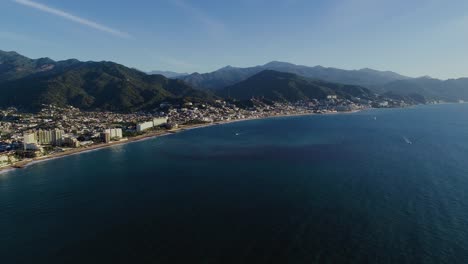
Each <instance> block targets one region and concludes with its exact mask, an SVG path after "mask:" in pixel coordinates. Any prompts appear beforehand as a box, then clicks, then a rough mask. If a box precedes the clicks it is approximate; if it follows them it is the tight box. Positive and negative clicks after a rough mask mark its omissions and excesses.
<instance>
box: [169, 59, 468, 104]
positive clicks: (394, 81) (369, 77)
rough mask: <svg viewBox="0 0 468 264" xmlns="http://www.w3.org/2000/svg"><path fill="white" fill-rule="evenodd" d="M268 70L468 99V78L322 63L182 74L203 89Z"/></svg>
mask: <svg viewBox="0 0 468 264" xmlns="http://www.w3.org/2000/svg"><path fill="white" fill-rule="evenodd" d="M265 70H274V71H277V72H285V73H292V74H296V75H298V76H302V77H305V78H309V79H316V80H322V81H325V82H330V83H341V84H348V85H357V86H361V87H366V88H368V89H370V90H372V91H373V92H375V93H378V94H383V95H389V96H391V97H394V98H409V97H410V98H413V99H417V100H416V101H418V102H426V101H431V100H444V101H449V102H454V101H458V100H468V78H459V79H449V80H439V79H434V78H430V77H420V78H411V77H408V76H404V75H401V74H398V73H395V72H392V71H377V70H373V69H368V68H365V69H360V70H342V69H337V68H326V67H322V66H314V67H308V66H302V65H295V64H291V63H287V62H279V61H273V62H269V63H267V64H265V65H261V66H255V67H247V68H238V67H232V66H227V67H224V68H221V69H219V70H216V71H214V72H210V73H204V74H199V73H193V74H190V75H187V76H181V77H178V78H179V79H181V80H184V81H185V82H187V83H188V84H190V85H192V86H193V87H195V88H197V89H201V90H213V91H217V90H223V89H224V88H226V87H231V89H230V90H231V91H232V90H233V89H232V88H233V87H232V86H234V87H238V85H235V84H238V83H241V82H243V81H245V80H247V79H249V78H250V77H252V76H254V75H255V74H258V73H259V72H262V71H265Z"/></svg>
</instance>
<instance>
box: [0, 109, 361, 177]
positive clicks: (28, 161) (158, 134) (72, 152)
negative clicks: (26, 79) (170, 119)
mask: <svg viewBox="0 0 468 264" xmlns="http://www.w3.org/2000/svg"><path fill="white" fill-rule="evenodd" d="M360 111H362V110H353V111H347V112H330V113H324V114H317V113H297V114H283V115H272V116H265V117H257V118H244V119H234V120H225V121H218V122H212V123H206V124H193V125H182V126H180V127H178V128H176V129H171V130H164V131H154V132H149V133H146V134H144V135H140V136H136V137H132V138H128V139H126V140H121V141H115V142H110V143H107V144H106V143H102V144H98V145H93V146H89V147H83V148H77V149H71V150H67V151H64V152H60V153H54V154H51V155H47V156H42V157H37V158H32V159H26V160H21V161H18V162H16V163H14V164H11V165H8V166H4V167H0V174H3V173H6V172H11V171H15V170H17V169H22V168H25V167H27V166H30V165H33V164H37V163H39V162H45V161H49V160H54V159H59V158H64V157H67V156H72V155H78V154H83V153H87V152H91V151H96V150H100V149H104V148H109V147H113V146H118V145H124V144H129V143H133V142H139V141H144V140H149V139H153V138H157V137H162V136H167V135H171V134H176V133H180V132H183V131H186V130H192V129H197V128H205V127H210V126H216V125H225V124H230V123H236V122H244V121H249V120H262V119H269V118H280V117H295V116H308V115H335V114H352V113H356V112H360Z"/></svg>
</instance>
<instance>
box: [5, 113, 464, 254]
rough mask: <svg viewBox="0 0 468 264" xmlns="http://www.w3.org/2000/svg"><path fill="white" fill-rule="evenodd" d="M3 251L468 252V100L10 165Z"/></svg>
mask: <svg viewBox="0 0 468 264" xmlns="http://www.w3.org/2000/svg"><path fill="white" fill-rule="evenodd" d="M236 134H237V135H236ZM408 142H411V143H412V144H408ZM0 256H1V258H2V260H1V263H107V262H112V263H119V262H121V263H129V262H132V261H133V262H136V263H180V262H185V263H314V262H316V263H339V262H341V263H343V262H346V263H366V262H367V263H468V105H465V104H460V105H434V106H423V107H416V108H410V109H391V110H371V111H365V112H361V113H355V114H343V115H326V116H320V115H315V116H305V117H288V118H273V119H265V120H255V121H246V122H239V123H232V124H228V125H222V126H214V127H209V128H203V129H197V130H191V131H186V132H184V133H180V134H176V135H171V136H167V137H161V138H157V139H151V140H146V141H142V142H137V143H131V144H127V145H123V146H114V147H111V148H108V149H103V150H99V151H94V152H89V153H84V154H81V155H75V156H69V157H66V158H62V159H56V160H51V161H48V162H43V163H38V164H34V165H32V166H29V167H27V168H25V169H23V170H16V171H13V172H8V173H5V174H0Z"/></svg>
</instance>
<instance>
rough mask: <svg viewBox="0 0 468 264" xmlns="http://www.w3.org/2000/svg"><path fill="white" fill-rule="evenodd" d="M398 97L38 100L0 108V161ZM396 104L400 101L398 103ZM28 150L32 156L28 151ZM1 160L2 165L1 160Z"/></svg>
mask: <svg viewBox="0 0 468 264" xmlns="http://www.w3.org/2000/svg"><path fill="white" fill-rule="evenodd" d="M398 103H399V102H388V101H386V100H384V99H382V100H380V101H369V100H366V99H361V98H353V99H345V98H339V97H338V96H336V95H330V96H328V97H327V98H326V99H323V100H310V101H300V102H296V103H286V102H268V101H265V100H262V99H251V100H250V101H249V102H248V103H247V104H239V102H229V101H224V100H218V101H215V102H213V103H211V104H194V103H190V102H187V103H185V104H182V105H172V104H170V103H163V104H161V105H160V107H159V108H157V109H154V110H153V111H151V112H135V113H127V114H125V113H115V112H85V111H80V110H79V109H77V108H74V107H72V106H68V107H58V106H53V105H44V106H43V109H42V110H41V111H40V112H38V113H36V114H30V113H21V112H19V111H17V110H16V109H14V108H8V109H5V110H0V166H4V164H8V163H12V162H14V161H16V160H18V159H21V158H22V157H23V156H22V155H19V154H24V153H27V154H28V156H30V155H29V154H31V153H34V155H36V156H37V155H46V154H50V153H53V152H56V151H66V149H67V148H80V147H87V146H91V145H95V144H102V143H110V142H112V141H119V140H122V139H125V138H126V137H132V136H137V135H141V134H144V133H148V132H149V131H153V130H160V129H171V128H175V127H178V126H184V125H185V126H188V125H192V124H200V123H215V122H223V121H230V120H241V119H254V118H263V117H270V116H278V115H292V114H307V113H329V112H340V111H354V110H360V109H366V108H370V107H376V105H377V107H379V106H381V107H390V106H398V105H397V104H398ZM400 106H401V105H400ZM34 155H33V156H34ZM2 164H3V165H2Z"/></svg>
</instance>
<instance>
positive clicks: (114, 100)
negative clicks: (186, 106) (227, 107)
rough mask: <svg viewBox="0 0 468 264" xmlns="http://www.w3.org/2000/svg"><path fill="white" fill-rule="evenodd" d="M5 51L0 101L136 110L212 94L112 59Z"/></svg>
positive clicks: (3, 104)
mask: <svg viewBox="0 0 468 264" xmlns="http://www.w3.org/2000/svg"><path fill="white" fill-rule="evenodd" d="M8 55H9V56H10V55H11V57H10V58H9V59H8V60H2V64H1V65H3V66H4V67H3V68H0V76H2V79H1V81H0V91H1V93H2V96H1V97H0V106H1V107H7V106H16V107H19V108H22V109H25V110H36V109H38V108H39V107H40V106H41V104H56V105H72V106H75V107H79V108H81V109H84V110H112V111H135V110H142V109H151V108H154V107H156V106H157V105H158V104H159V103H161V102H162V101H181V100H192V101H210V100H212V99H213V98H214V96H213V95H211V94H209V93H207V92H203V91H199V90H195V89H192V88H191V87H190V86H189V85H187V84H185V83H184V82H183V81H180V80H171V79H167V78H166V77H164V76H162V75H147V74H145V73H143V72H140V71H138V70H134V69H130V68H127V67H125V66H123V65H119V64H116V63H113V62H79V61H76V60H70V61H62V62H54V61H52V60H50V59H38V60H30V59H27V58H26V57H23V56H21V55H18V54H12V53H10V54H8ZM44 62H47V63H46V64H44ZM44 65H49V66H44ZM15 67H16V68H15ZM44 67H47V69H44Z"/></svg>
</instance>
